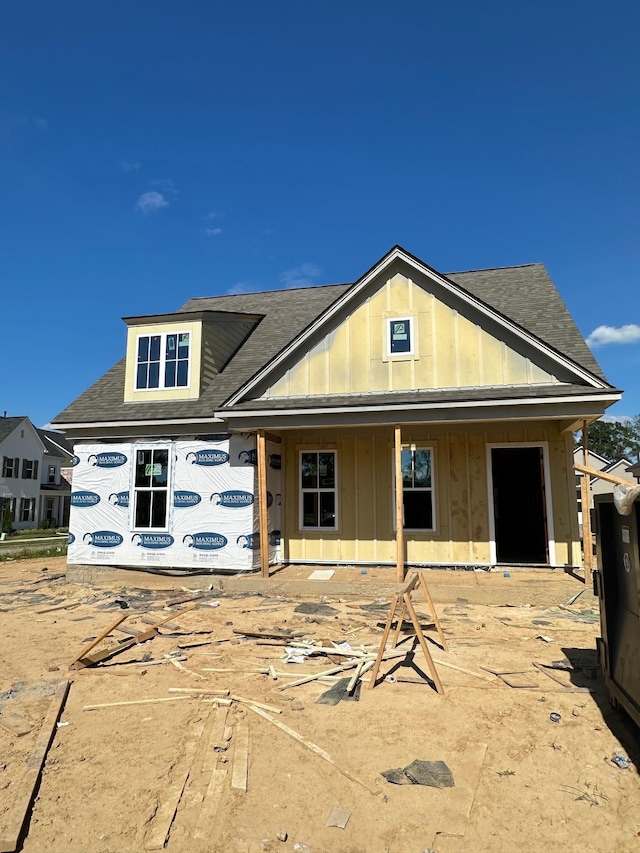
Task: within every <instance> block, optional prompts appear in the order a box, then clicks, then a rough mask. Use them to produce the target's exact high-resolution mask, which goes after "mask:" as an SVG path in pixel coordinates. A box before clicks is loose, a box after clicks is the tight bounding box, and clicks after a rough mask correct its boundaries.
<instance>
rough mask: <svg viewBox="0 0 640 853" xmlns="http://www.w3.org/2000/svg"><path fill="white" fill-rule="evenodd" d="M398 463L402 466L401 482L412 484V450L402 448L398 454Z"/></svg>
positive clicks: (405, 484) (407, 484)
mask: <svg viewBox="0 0 640 853" xmlns="http://www.w3.org/2000/svg"><path fill="white" fill-rule="evenodd" d="M400 465H401V467H402V484H403V485H404V486H405V487H406V486H409V487H411V486H413V451H411V450H402V451H401V454H400Z"/></svg>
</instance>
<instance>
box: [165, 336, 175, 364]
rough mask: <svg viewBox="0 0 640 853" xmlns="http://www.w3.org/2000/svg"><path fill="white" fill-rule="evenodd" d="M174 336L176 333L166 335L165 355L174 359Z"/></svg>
mask: <svg viewBox="0 0 640 853" xmlns="http://www.w3.org/2000/svg"><path fill="white" fill-rule="evenodd" d="M176 337H177V335H167V346H166V350H165V355H166V357H167V358H168V359H175V357H176Z"/></svg>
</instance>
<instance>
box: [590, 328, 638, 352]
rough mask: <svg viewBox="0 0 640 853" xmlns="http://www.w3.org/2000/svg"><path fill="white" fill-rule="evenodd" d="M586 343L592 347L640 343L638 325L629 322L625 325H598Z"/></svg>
mask: <svg viewBox="0 0 640 853" xmlns="http://www.w3.org/2000/svg"><path fill="white" fill-rule="evenodd" d="M587 343H588V344H589V346H590V347H591V348H592V349H594V348H595V347H604V346H606V345H607V344H637V343H640V326H637V325H636V324H635V323H629V324H628V325H626V326H619V327H616V326H598V328H597V329H594V330H593V332H591V334H590V335H589V337H588V338H587Z"/></svg>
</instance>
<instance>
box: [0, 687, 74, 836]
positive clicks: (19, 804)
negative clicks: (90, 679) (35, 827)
mask: <svg viewBox="0 0 640 853" xmlns="http://www.w3.org/2000/svg"><path fill="white" fill-rule="evenodd" d="M69 684H70V682H69V681H61V682H60V683H59V684H58V687H57V688H56V692H55V693H54V694H53V699H52V700H51V705H50V707H49V711H48V712H47V716H46V717H45V718H44V722H43V723H42V727H41V729H40V733H39V734H38V737H37V740H36V742H35V746H34V747H33V752H32V753H31V756H30V758H29V761H28V762H27V769H26V770H25V772H24V775H23V776H22V779H21V780H20V781H19V782H18V783H17V785H16V788H17V793H16V794H15V799H14V801H13V806H12V807H11V811H10V812H9V815H8V818H7V821H6V823H5V828H4V829H3V830H2V834H1V835H0V853H14V851H15V850H17V849H18V843H19V841H20V833H21V832H22V827H23V826H24V823H25V820H26V818H27V814H28V812H29V807H30V806H31V801H32V799H33V795H34V793H35V789H36V785H37V784H38V779H39V778H40V773H41V772H42V765H43V764H44V760H45V757H46V755H47V751H48V749H49V747H50V746H51V741H52V740H53V736H54V734H55V731H56V723H57V722H58V719H59V717H60V714H61V713H62V708H63V706H64V702H65V699H66V698H67V693H68V692H69Z"/></svg>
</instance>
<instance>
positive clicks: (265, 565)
mask: <svg viewBox="0 0 640 853" xmlns="http://www.w3.org/2000/svg"><path fill="white" fill-rule="evenodd" d="M256 437H257V442H258V508H259V513H260V569H261V571H262V577H263V578H268V577H269V527H268V523H267V451H266V446H267V442H266V439H265V433H264V430H263V429H259V430H258V432H257V436H256Z"/></svg>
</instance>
